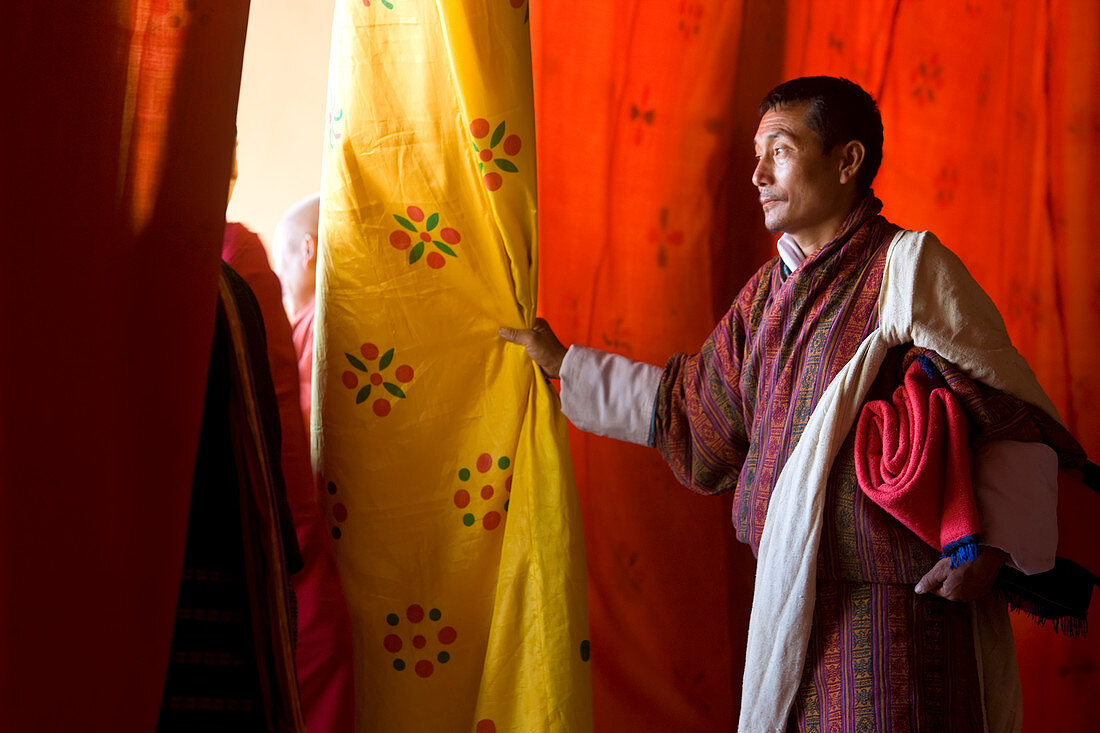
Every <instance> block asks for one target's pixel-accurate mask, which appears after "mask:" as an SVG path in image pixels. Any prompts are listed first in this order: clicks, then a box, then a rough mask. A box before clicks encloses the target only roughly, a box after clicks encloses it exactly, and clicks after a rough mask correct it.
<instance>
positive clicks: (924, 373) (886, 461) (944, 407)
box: [855, 357, 981, 567]
mask: <svg viewBox="0 0 1100 733" xmlns="http://www.w3.org/2000/svg"><path fill="white" fill-rule="evenodd" d="M968 430H969V423H968V420H967V416H966V413H965V412H964V411H963V408H962V406H961V405H960V404H959V401H958V399H957V398H956V397H955V395H954V394H952V393H951V390H949V389H948V388H947V387H946V386H944V382H943V379H942V377H940V375H939V373H938V371H937V370H936V368H935V367H934V366H933V365H932V362H931V361H930V360H928V359H926V358H924V357H918V358H917V359H916V360H914V361H913V363H912V364H911V365H910V367H909V369H908V370H907V371H906V372H905V378H904V379H903V380H902V384H901V385H900V386H898V388H897V389H895V390H894V394H893V396H892V398H891V400H890V401H886V400H875V401H873V402H868V403H867V404H866V405H864V407H863V410H862V411H861V412H860V415H859V421H858V423H857V424H856V450H855V453H856V455H855V464H856V478H857V480H858V481H859V486H860V488H861V489H862V490H863V493H864V494H866V496H867V497H868V498H869V499H871V501H873V502H875V504H877V505H879V506H880V507H882V508H883V509H885V510H886V511H887V512H888V513H889V514H890V515H891V516H892V517H894V518H895V519H897V520H898V521H899V522H901V523H902V524H904V525H905V526H906V527H908V528H909V529H910V530H912V531H913V532H914V533H915V534H916V535H917V536H918V537H919V538H920V539H921V540H923V541H924V542H926V543H927V544H929V545H930V546H932V547H934V548H936V549H938V550H940V551H941V552H942V553H943V554H944V556H945V557H946V556H950V557H951V566H952V567H956V566H957V565H959V564H960V563H963V562H968V561H970V560H973V559H974V558H975V557H977V553H978V538H979V534H980V532H981V525H980V522H979V519H978V505H977V500H976V499H975V498H974V485H973V482H972V481H971V477H970V447H969V438H968Z"/></svg>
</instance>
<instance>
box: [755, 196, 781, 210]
mask: <svg viewBox="0 0 1100 733" xmlns="http://www.w3.org/2000/svg"><path fill="white" fill-rule="evenodd" d="M780 201H782V199H776V198H764V197H761V198H760V206H761V207H762V208H765V209H766V208H768V207H769V206H774V205H775V204H778V203H779V202H780Z"/></svg>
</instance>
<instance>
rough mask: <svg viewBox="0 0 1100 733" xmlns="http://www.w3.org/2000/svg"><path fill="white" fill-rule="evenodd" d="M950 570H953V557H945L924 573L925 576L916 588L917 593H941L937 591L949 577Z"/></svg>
mask: <svg viewBox="0 0 1100 733" xmlns="http://www.w3.org/2000/svg"><path fill="white" fill-rule="evenodd" d="M949 572H951V558H949V557H945V558H943V559H942V560H940V561H939V562H938V563H936V564H935V565H933V566H932V569H931V570H929V571H928V572H927V573H925V574H924V577H923V578H921V579H920V581H919V582H918V583H917V587H916V588H914V590H915V591H916V592H917V593H934V594H936V595H940V593H937V591H938V590H939V589H940V586H941V585H943V581H944V580H945V579H946V578H947V574H948V573H949Z"/></svg>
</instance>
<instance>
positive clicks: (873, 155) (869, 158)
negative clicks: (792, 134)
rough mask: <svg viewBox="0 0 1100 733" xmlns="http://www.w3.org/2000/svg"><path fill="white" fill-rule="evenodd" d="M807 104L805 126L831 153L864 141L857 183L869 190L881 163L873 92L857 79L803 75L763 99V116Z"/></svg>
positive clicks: (879, 120)
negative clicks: (834, 149)
mask: <svg viewBox="0 0 1100 733" xmlns="http://www.w3.org/2000/svg"><path fill="white" fill-rule="evenodd" d="M798 104H808V105H809V107H810V108H809V110H808V111H807V112H806V126H807V127H809V128H810V129H811V130H813V131H814V132H815V133H817V137H818V139H820V140H821V150H822V152H823V153H828V152H829V151H830V150H832V149H833V148H834V147H836V146H837V145H838V144H844V143H847V142H849V141H851V140H859V141H860V142H861V143H863V148H864V151H865V155H864V158H863V164H862V165H861V166H860V168H859V173H858V174H857V179H856V183H857V184H858V185H859V187H860V189H861V190H863V191H866V190H868V189H870V188H871V182H872V181H873V180H875V175H876V174H877V173H878V168H879V165H880V164H881V163H882V115H880V114H879V111H878V105H877V104H875V100H874V98H873V97H871V95H870V94H868V93H867V92H865V91H864V90H863V88H862V87H860V86H859V85H858V84H856V83H855V82H851V81H848V80H847V79H840V78H838V77H835V76H803V77H801V78H799V79H791V80H790V81H786V82H783V83H782V84H780V85H779V86H777V87H776V88H775V89H772V90H771V91H770V92H768V96H766V97H764V101H763V102H761V103H760V116H761V117H763V116H764V114H765V113H767V112H770V111H772V110H775V109H783V108H785V107H792V106H794V105H798Z"/></svg>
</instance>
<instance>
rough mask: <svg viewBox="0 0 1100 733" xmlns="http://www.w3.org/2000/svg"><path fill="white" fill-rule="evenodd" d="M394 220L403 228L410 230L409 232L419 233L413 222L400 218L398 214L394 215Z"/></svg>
mask: <svg viewBox="0 0 1100 733" xmlns="http://www.w3.org/2000/svg"><path fill="white" fill-rule="evenodd" d="M393 218H394V219H397V223H398V224H400V225H401V226H403V227H405V228H406V229H408V230H409V231H410V232H415V231H417V229H416V225H415V224H413V223H412V222H411V221H409V220H408V219H406V218H405V217H403V216H398V215H397V214H394V215H393Z"/></svg>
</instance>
